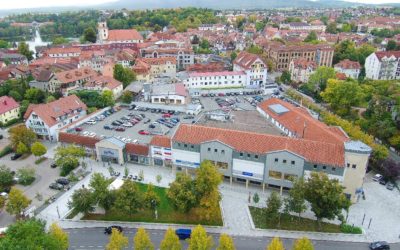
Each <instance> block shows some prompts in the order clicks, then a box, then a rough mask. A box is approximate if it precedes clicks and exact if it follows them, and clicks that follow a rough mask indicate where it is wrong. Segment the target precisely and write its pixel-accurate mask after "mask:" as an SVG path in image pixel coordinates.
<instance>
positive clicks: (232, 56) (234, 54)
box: [231, 51, 238, 62]
mask: <svg viewBox="0 0 400 250" xmlns="http://www.w3.org/2000/svg"><path fill="white" fill-rule="evenodd" d="M237 56H238V55H237V53H236V52H235V51H232V53H231V62H233V61H235V59H236V57H237Z"/></svg>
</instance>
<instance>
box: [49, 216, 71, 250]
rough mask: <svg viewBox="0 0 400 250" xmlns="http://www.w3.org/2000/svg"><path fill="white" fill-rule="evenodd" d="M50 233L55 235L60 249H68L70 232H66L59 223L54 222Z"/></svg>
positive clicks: (52, 235)
mask: <svg viewBox="0 0 400 250" xmlns="http://www.w3.org/2000/svg"><path fill="white" fill-rule="evenodd" d="M49 235H50V236H51V237H53V238H54V239H55V240H56V241H57V242H58V244H59V249H62V250H67V249H68V246H69V242H68V234H67V233H66V232H64V231H63V230H62V229H61V227H59V226H58V225H57V223H55V222H54V223H53V224H51V226H50V230H49Z"/></svg>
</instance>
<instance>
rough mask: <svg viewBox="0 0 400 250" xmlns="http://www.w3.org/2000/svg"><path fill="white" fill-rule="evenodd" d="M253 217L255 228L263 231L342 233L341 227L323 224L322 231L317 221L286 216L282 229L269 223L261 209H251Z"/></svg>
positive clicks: (274, 223)
mask: <svg viewBox="0 0 400 250" xmlns="http://www.w3.org/2000/svg"><path fill="white" fill-rule="evenodd" d="M249 209H250V213H251V216H252V217H253V222H254V226H255V227H256V228H262V229H280V230H293V231H310V232H324V233H342V231H341V230H340V225H336V224H331V223H326V222H322V223H321V230H319V228H318V225H317V222H316V221H315V220H311V219H306V218H300V219H299V218H298V217H297V216H292V215H284V214H282V216H281V223H280V227H278V222H276V221H274V222H271V221H267V220H266V219H265V215H264V213H263V210H262V209H261V208H256V207H249Z"/></svg>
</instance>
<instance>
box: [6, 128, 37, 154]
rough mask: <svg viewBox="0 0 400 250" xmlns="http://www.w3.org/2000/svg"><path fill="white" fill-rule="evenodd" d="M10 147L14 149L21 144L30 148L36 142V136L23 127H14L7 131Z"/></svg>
mask: <svg viewBox="0 0 400 250" xmlns="http://www.w3.org/2000/svg"><path fill="white" fill-rule="evenodd" d="M9 134H10V140H11V146H12V147H13V148H14V149H16V148H17V146H18V144H19V143H20V142H21V143H23V144H24V145H25V146H27V147H31V146H32V144H33V143H34V142H35V141H36V134H35V132H33V131H32V130H31V129H29V128H27V127H25V126H24V125H20V126H15V127H12V128H10V129H9Z"/></svg>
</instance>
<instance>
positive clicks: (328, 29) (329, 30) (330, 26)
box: [326, 22, 337, 34]
mask: <svg viewBox="0 0 400 250" xmlns="http://www.w3.org/2000/svg"><path fill="white" fill-rule="evenodd" d="M326 32H327V33H331V34H336V33H337V24H336V23H335V22H332V23H329V24H328V26H326Z"/></svg>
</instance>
